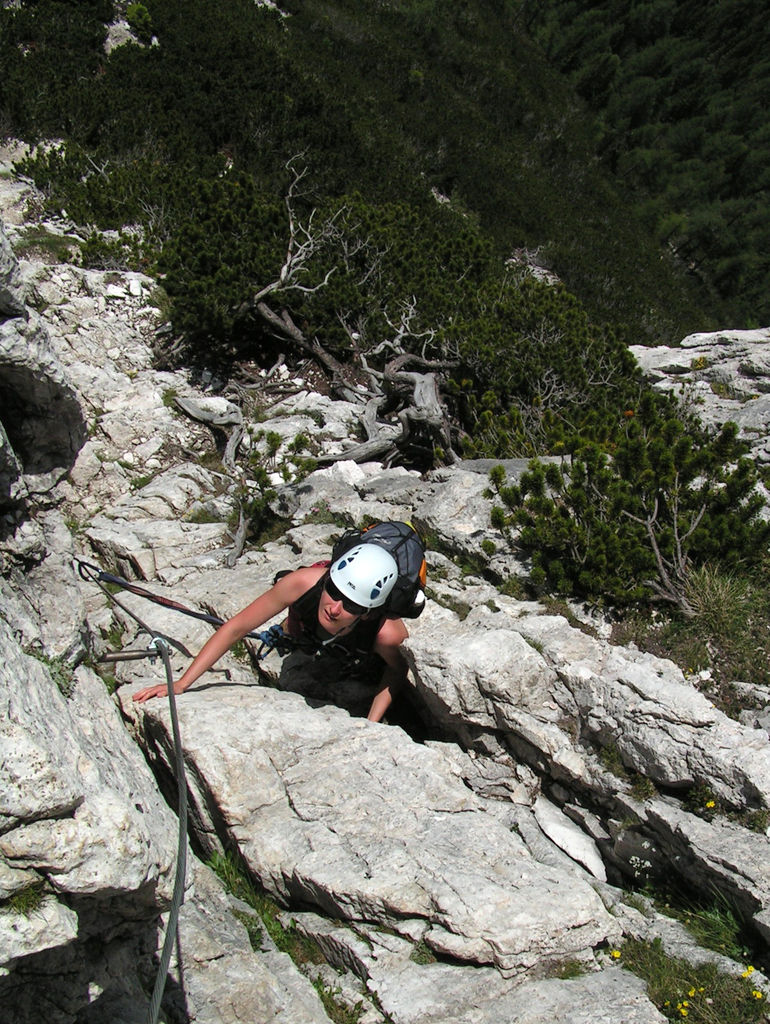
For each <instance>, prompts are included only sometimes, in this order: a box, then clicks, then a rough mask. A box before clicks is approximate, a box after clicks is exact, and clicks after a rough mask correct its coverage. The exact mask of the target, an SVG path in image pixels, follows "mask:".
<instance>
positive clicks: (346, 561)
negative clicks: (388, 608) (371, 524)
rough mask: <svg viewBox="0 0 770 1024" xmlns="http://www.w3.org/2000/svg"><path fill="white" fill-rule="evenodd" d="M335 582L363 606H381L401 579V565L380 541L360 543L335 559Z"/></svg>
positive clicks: (344, 592)
mask: <svg viewBox="0 0 770 1024" xmlns="http://www.w3.org/2000/svg"><path fill="white" fill-rule="evenodd" d="M329 575H330V576H331V581H332V583H333V584H334V586H335V587H336V588H337V590H339V592H340V593H341V594H342V595H343V596H344V597H347V598H348V599H349V600H350V601H353V602H354V603H355V604H357V605H360V606H361V607H362V608H381V607H382V605H384V604H385V602H386V601H387V600H388V597H389V596H390V592H391V590H392V589H393V587H394V586H395V584H396V580H397V579H398V565H397V564H396V560H395V558H394V557H393V555H391V553H390V552H389V551H386V550H385V548H381V547H380V546H379V544H357V545H356V547H354V548H351V549H350V551H346V552H345V554H344V555H342V556H341V557H340V558H338V559H337V561H336V562H333V563H332V566H331V568H330V569H329Z"/></svg>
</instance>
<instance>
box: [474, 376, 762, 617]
mask: <svg viewBox="0 0 770 1024" xmlns="http://www.w3.org/2000/svg"><path fill="white" fill-rule="evenodd" d="M675 412H676V410H675V409H674V408H672V407H671V405H670V404H669V403H667V402H662V401H660V400H655V399H654V398H653V396H651V395H645V396H644V397H643V399H642V401H641V402H640V405H639V408H638V409H627V410H626V411H625V412H624V413H623V420H624V425H623V427H622V429H621V430H619V431H618V432H617V433H616V435H615V437H614V439H613V442H612V444H611V445H610V446H609V447H610V449H611V455H610V454H608V452H607V450H606V448H607V446H605V448H602V447H600V446H599V445H597V444H595V443H586V444H584V445H583V446H582V447H580V448H578V449H576V451H575V452H574V453H573V454H572V456H571V457H570V458H569V459H568V460H567V461H566V463H564V464H563V465H562V466H559V465H557V464H554V463H551V464H548V465H544V464H543V463H541V462H539V461H535V462H534V463H533V464H532V465H531V467H530V470H529V472H528V473H526V474H524V476H523V477H522V481H521V485H520V486H506V485H505V481H504V473H503V472H502V467H499V468H498V470H497V471H495V472H493V474H492V482H493V484H494V485H495V486H496V488H497V491H498V494H499V495H500V497H501V499H502V501H503V504H504V506H505V508H506V509H507V510H508V514H506V511H505V510H504V508H502V507H500V506H497V507H496V509H495V512H494V521H495V522H496V524H497V525H498V526H499V527H500V528H501V529H503V530H507V529H509V528H510V527H511V526H515V527H517V528H518V529H519V530H520V537H519V542H520V543H521V544H522V546H523V547H524V548H525V549H527V550H528V551H530V552H531V555H532V561H533V572H532V578H533V581H534V582H535V583H547V584H548V585H549V586H550V587H551V588H552V589H554V590H556V591H557V592H561V593H564V592H566V593H577V594H580V595H583V596H587V597H592V598H595V599H597V598H609V599H610V600H611V601H613V602H615V603H629V602H633V601H638V600H640V599H643V598H649V597H652V596H654V595H657V596H658V597H660V598H663V599H664V600H667V601H670V602H672V603H674V604H676V605H678V606H679V607H681V608H682V609H683V610H684V611H686V612H687V613H689V614H692V613H693V612H694V609H693V607H692V604H693V600H692V597H691V596H690V595H689V594H688V586H687V585H688V581H689V579H690V576H691V570H692V567H693V566H695V565H703V564H706V563H713V564H716V563H718V562H722V563H723V564H725V565H730V566H734V565H738V564H743V565H744V566H746V565H751V564H757V563H758V562H760V561H761V560H762V557H763V553H764V551H765V550H766V548H767V543H768V540H770V525H769V524H767V523H766V522H764V521H762V520H761V519H760V518H759V512H760V510H761V508H762V506H763V504H764V502H763V499H762V498H761V496H760V495H759V494H757V493H756V490H755V486H756V482H757V473H756V469H755V467H754V465H753V463H751V462H750V461H749V460H747V459H742V458H741V457H740V456H741V454H742V451H743V450H744V449H743V446H742V445H741V444H740V443H739V442H738V441H737V440H736V430H735V427H734V426H733V425H732V424H729V425H728V426H727V427H725V428H724V429H723V430H722V431H721V432H720V433H719V435H718V436H717V437H716V438H713V439H712V438H709V437H708V435H707V434H706V433H705V432H704V431H703V430H702V429H701V428H699V427H698V425H697V424H696V423H694V422H692V421H690V422H685V421H683V419H682V418H681V417H679V416H677V415H675Z"/></svg>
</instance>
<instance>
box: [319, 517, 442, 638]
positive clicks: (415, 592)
mask: <svg viewBox="0 0 770 1024" xmlns="http://www.w3.org/2000/svg"><path fill="white" fill-rule="evenodd" d="M362 543H363V544H378V545H379V546H380V547H381V548H385V550H386V551H389V552H390V554H391V555H393V557H394V559H395V560H396V565H397V566H398V579H397V580H396V584H395V586H394V587H393V589H392V590H391V592H390V596H389V597H388V600H387V602H386V604H385V610H386V611H387V613H388V614H389V615H393V616H395V617H396V618H399V619H416V618H417V616H418V615H420V614H421V612H422V610H423V608H424V607H425V593H424V590H425V580H426V578H427V565H426V562H425V546H424V544H423V542H422V541H421V540H420V535H419V534H418V533H417V531H416V530H415V528H414V527H413V526H412V524H411V523H397V522H386V523H376V524H375V525H374V526H368V527H367V528H366V529H365V530H348V531H347V532H346V533H344V534H343V535H342V536H341V537H340V539H339V540H338V541H337V543H336V544H335V545H334V547H333V549H332V562H336V561H337V559H338V558H342V556H343V555H344V554H345V552H346V551H350V549H351V548H354V547H355V546H356V544H362Z"/></svg>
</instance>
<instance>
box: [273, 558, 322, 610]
mask: <svg viewBox="0 0 770 1024" xmlns="http://www.w3.org/2000/svg"><path fill="white" fill-rule="evenodd" d="M325 572H326V568H325V566H323V565H308V566H303V567H302V568H301V569H295V570H294V571H293V572H290V573H287V575H286V576H284V577H282V578H281V579H280V580H278V582H277V583H276V584H275V585H274V587H273V591H274V593H275V595H276V596H277V597H279V598H280V600H281V603H282V604H285V605H289V604H292V603H293V602H294V601H296V600H297V599H298V598H300V597H302V595H303V594H304V593H306V592H307V591H308V590H310V588H311V587H312V586H313V585H314V584H316V583H317V582H318V581H319V580H320V578H321V577H322V576H323V575H324V573H325Z"/></svg>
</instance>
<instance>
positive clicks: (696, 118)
mask: <svg viewBox="0 0 770 1024" xmlns="http://www.w3.org/2000/svg"><path fill="white" fill-rule="evenodd" d="M529 11H530V14H531V19H532V20H531V22H530V24H531V25H532V27H533V32H534V36H535V38H536V39H537V40H538V41H539V42H540V43H541V44H542V46H543V49H544V51H545V53H546V55H547V56H548V57H549V59H550V60H551V61H553V63H554V64H555V65H556V67H558V68H559V69H561V70H562V71H563V72H564V73H566V74H567V75H568V76H569V78H570V79H571V81H572V82H573V84H574V85H575V88H576V89H577V91H578V92H579V94H580V95H581V96H583V97H584V98H585V99H586V101H587V102H588V103H589V104H590V105H591V107H592V108H593V109H594V110H595V111H596V113H597V114H598V124H599V126H600V134H599V140H598V142H599V152H600V154H601V158H602V162H603V164H604V166H605V167H606V168H607V169H608V170H610V171H611V172H612V173H613V174H617V175H618V176H620V177H622V178H624V179H625V180H627V181H628V182H629V183H631V184H633V185H634V186H635V188H636V190H637V199H638V203H639V209H640V211H641V213H642V215H643V217H644V219H645V222H646V223H647V224H648V226H649V227H650V228H651V229H652V230H654V231H655V232H656V234H657V236H658V238H659V239H660V241H661V242H663V243H667V244H668V245H669V246H670V247H671V248H672V249H673V250H674V251H676V252H677V253H678V255H679V256H680V258H682V259H683V260H684V261H685V262H686V263H687V264H688V266H690V267H692V268H693V269H694V270H696V271H697V272H699V273H701V274H702V275H703V278H704V280H705V281H707V282H708V284H709V286H710V287H712V288H713V289H714V291H715V292H716V294H717V295H718V297H719V299H720V301H721V302H722V303H723V304H724V309H725V310H726V311H727V312H728V315H729V316H730V318H731V320H732V322H733V323H734V324H735V325H736V326H750V325H753V324H754V325H760V324H765V323H767V322H768V320H770V289H769V288H768V283H769V281H770V221H768V217H767V205H768V196H769V195H770V164H769V163H768V159H767V156H768V145H769V144H770V102H769V101H770V20H768V16H767V15H768V12H767V5H766V4H764V3H761V2H759V0H730V2H726V0H710V2H707V3H703V2H698V3H696V2H694V0H599V2H593V0H591V2H590V3H589V2H586V0H548V2H546V3H537V4H534V3H533V4H530V5H529Z"/></svg>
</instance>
